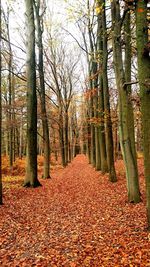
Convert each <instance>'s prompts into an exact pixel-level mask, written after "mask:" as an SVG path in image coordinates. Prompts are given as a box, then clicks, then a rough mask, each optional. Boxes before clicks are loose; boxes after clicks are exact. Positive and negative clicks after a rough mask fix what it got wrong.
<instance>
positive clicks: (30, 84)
mask: <svg viewBox="0 0 150 267" xmlns="http://www.w3.org/2000/svg"><path fill="white" fill-rule="evenodd" d="M25 5H26V19H27V24H26V28H27V159H26V161H27V162H26V176H25V180H24V186H26V187H30V186H31V187H37V186H39V185H40V182H39V181H38V178H37V95H36V62H35V25H34V10H33V0H25Z"/></svg>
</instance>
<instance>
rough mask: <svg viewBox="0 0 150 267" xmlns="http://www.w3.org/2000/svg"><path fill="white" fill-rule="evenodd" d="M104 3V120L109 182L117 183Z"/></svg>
mask: <svg viewBox="0 0 150 267" xmlns="http://www.w3.org/2000/svg"><path fill="white" fill-rule="evenodd" d="M103 3H104V5H103V11H102V32H103V34H102V36H103V56H102V61H103V64H102V75H103V91H104V119H105V128H106V154H107V162H108V170H109V180H110V181H111V182H116V181H117V177H116V171H115V166H114V145H113V134H112V122H111V114H110V102H109V89H108V76H107V63H108V47H107V28H106V15H105V0H104V1H103Z"/></svg>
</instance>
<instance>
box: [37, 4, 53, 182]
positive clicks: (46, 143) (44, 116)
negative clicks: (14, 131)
mask: <svg viewBox="0 0 150 267" xmlns="http://www.w3.org/2000/svg"><path fill="white" fill-rule="evenodd" d="M34 7H35V14H36V21H37V45H38V72H39V79H40V88H39V95H40V102H41V117H42V127H43V144H44V174H43V177H44V178H50V141H49V127H48V118H47V111H46V101H45V81H44V66H43V40H42V34H43V14H42V15H40V13H39V12H40V0H38V1H36V3H35V5H34Z"/></svg>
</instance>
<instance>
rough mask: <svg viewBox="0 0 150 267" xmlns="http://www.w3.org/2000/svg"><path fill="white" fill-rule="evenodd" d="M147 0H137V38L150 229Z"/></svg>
mask: <svg viewBox="0 0 150 267" xmlns="http://www.w3.org/2000/svg"><path fill="white" fill-rule="evenodd" d="M146 2H147V1H139V0H138V1H137V5H136V40H137V56H138V78H139V85H140V98H141V112H142V124H143V149H144V174H145V181H146V206H147V221H148V230H150V54H149V51H150V50H149V48H148V47H150V46H149V44H150V42H148V24H147V23H148V22H147V4H146Z"/></svg>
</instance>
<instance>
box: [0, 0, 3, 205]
mask: <svg viewBox="0 0 150 267" xmlns="http://www.w3.org/2000/svg"><path fill="white" fill-rule="evenodd" d="M1 44H2V42H1V0H0V47H1ZM1 59H2V58H1V50H0V205H2V204H3V190H2V155H1V153H2V150H1V148H2V143H1V140H2V136H1V134H2V98H1V94H2V91H1V85H2V82H1V68H2V61H1Z"/></svg>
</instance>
